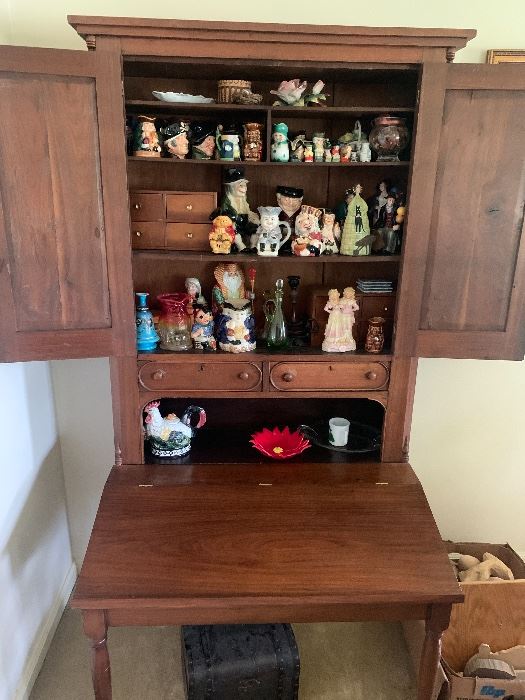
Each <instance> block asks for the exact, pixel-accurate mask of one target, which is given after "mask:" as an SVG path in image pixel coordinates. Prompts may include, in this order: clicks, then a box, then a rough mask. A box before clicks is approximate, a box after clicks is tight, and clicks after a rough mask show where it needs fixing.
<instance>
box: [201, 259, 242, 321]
mask: <svg viewBox="0 0 525 700" xmlns="http://www.w3.org/2000/svg"><path fill="white" fill-rule="evenodd" d="M213 274H214V277H215V279H216V284H215V285H214V287H213V289H212V293H211V296H212V302H211V308H212V311H213V315H214V316H215V315H216V314H218V313H221V311H222V307H223V305H224V303H225V302H226V301H238V300H239V299H249V298H250V297H251V295H250V293H247V292H246V287H245V282H244V273H243V271H242V270H241V268H240V267H239V265H237V263H227V264H222V263H221V264H220V265H217V267H216V268H215V270H214V271H213Z"/></svg>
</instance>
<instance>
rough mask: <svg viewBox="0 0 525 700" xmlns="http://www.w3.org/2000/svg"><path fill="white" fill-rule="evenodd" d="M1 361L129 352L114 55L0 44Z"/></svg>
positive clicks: (131, 340)
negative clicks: (2, 45)
mask: <svg viewBox="0 0 525 700" xmlns="http://www.w3.org/2000/svg"><path fill="white" fill-rule="evenodd" d="M0 124H1V129H0V298H1V300H2V310H1V312H0V361H17V360H48V359H57V358H79V357H97V356H104V355H113V354H121V355H122V354H127V353H129V352H130V351H131V350H132V349H133V347H134V321H133V302H132V289H131V284H132V283H131V255H130V251H129V249H130V242H129V219H128V204H127V187H126V156H125V153H126V150H125V137H124V110H123V102H122V79H121V57H120V52H119V51H118V50H116V51H110V50H100V51H98V50H97V51H96V52H87V51H63V50H55V49H33V48H22V47H10V46H4V47H0Z"/></svg>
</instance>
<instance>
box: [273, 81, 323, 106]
mask: <svg viewBox="0 0 525 700" xmlns="http://www.w3.org/2000/svg"><path fill="white" fill-rule="evenodd" d="M307 86H308V83H307V82H306V80H303V81H302V82H301V81H300V80H299V78H295V79H294V80H283V81H282V83H281V84H280V85H279V88H278V89H277V90H270V94H271V95H276V96H277V98H278V99H277V100H276V101H275V102H274V103H273V105H274V107H275V106H279V105H284V106H288V107H304V106H305V105H309V104H313V105H316V104H320V103H321V102H324V101H325V100H326V97H327V96H326V95H325V94H324V93H323V92H322V90H323V88H324V83H323V81H322V80H318V81H317V82H316V83H315V85H314V86H313V88H312V91H311V92H310V93H307V94H306V95H304V94H303V93H304V92H305V90H306V88H307Z"/></svg>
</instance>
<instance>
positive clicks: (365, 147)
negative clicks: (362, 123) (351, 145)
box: [359, 141, 372, 163]
mask: <svg viewBox="0 0 525 700" xmlns="http://www.w3.org/2000/svg"><path fill="white" fill-rule="evenodd" d="M371 160H372V151H371V150H370V144H369V143H368V141H363V142H362V144H361V148H360V150H359V161H360V162H361V163H370V161H371Z"/></svg>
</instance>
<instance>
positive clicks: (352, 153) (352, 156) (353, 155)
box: [350, 151, 358, 163]
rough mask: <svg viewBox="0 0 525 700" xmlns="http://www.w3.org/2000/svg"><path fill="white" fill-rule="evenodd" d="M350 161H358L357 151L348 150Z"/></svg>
mask: <svg viewBox="0 0 525 700" xmlns="http://www.w3.org/2000/svg"><path fill="white" fill-rule="evenodd" d="M350 162H351V163H357V162H358V153H357V151H350Z"/></svg>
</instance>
